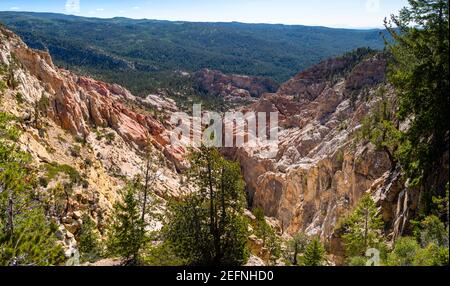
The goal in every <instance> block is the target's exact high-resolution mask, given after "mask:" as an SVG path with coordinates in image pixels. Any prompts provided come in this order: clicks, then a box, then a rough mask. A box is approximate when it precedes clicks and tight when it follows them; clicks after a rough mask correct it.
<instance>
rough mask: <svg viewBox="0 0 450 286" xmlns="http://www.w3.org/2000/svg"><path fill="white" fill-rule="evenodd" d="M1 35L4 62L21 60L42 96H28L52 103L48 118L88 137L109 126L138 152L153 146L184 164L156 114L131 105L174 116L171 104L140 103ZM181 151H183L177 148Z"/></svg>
mask: <svg viewBox="0 0 450 286" xmlns="http://www.w3.org/2000/svg"><path fill="white" fill-rule="evenodd" d="M8 33H9V34H8ZM2 34H4V35H9V38H8V40H7V41H4V44H3V45H5V47H4V49H3V50H4V51H3V55H2V57H3V58H4V59H5V60H4V62H5V63H8V58H10V59H14V61H17V63H18V64H19V65H21V66H22V67H23V69H24V70H25V71H26V73H28V74H29V75H30V76H31V77H34V78H35V79H36V80H37V82H38V83H36V86H38V87H40V88H41V89H42V90H40V92H37V91H30V90H28V92H26V93H27V94H26V95H25V96H28V94H31V93H33V94H35V95H36V97H37V98H34V100H35V101H39V100H40V99H41V98H42V97H46V98H48V106H47V108H46V113H47V115H48V116H49V117H50V118H52V119H53V120H54V121H55V122H56V123H57V124H58V125H60V126H61V127H62V128H63V129H65V130H68V131H69V132H70V133H72V134H73V135H76V136H80V137H83V138H86V137H88V136H89V134H90V133H92V130H93V129H95V128H98V127H108V128H111V129H113V130H114V131H115V132H117V133H118V134H119V135H120V136H121V137H122V138H124V139H125V141H126V142H128V143H129V144H131V145H133V146H135V147H136V148H139V149H141V150H143V149H145V148H146V147H147V145H148V144H149V142H151V143H153V145H155V147H157V148H158V149H160V150H161V151H162V152H163V153H165V154H168V156H167V157H168V158H169V159H171V160H176V159H181V156H179V155H178V154H172V152H173V150H174V148H171V146H170V132H169V131H167V129H166V128H165V127H164V125H163V123H162V122H159V121H158V119H157V118H155V117H154V116H153V114H150V113H148V114H146V113H140V112H136V111H134V110H133V109H132V108H130V107H129V106H130V105H131V104H130V105H129V104H128V103H130V102H131V103H136V102H137V103H142V102H144V103H147V104H155V106H156V107H157V108H158V107H159V108H160V107H170V108H171V109H169V110H167V112H172V111H174V110H173V102H163V100H161V99H159V100H157V98H156V97H155V96H149V98H147V99H145V100H142V99H137V98H136V97H134V96H133V95H132V94H131V93H130V92H129V91H127V90H126V89H125V88H123V87H121V86H119V85H116V84H107V83H104V82H100V81H97V80H94V79H91V78H87V77H83V76H78V75H76V74H74V73H72V72H70V71H67V70H63V69H59V68H57V67H55V66H54V65H53V62H52V60H51V57H50V56H49V54H48V53H46V52H42V51H36V50H32V49H30V48H28V47H27V46H26V45H25V44H24V43H23V42H22V41H21V40H20V39H19V38H18V37H17V36H15V35H14V34H11V33H10V32H7V30H6V29H3V28H2ZM23 76H26V75H23ZM24 88H25V89H29V88H30V87H24ZM30 100H32V99H31V98H30ZM177 151H178V152H179V151H180V150H179V148H178V149H177ZM173 163H174V164H175V165H176V166H177V168H179V169H183V168H185V167H186V163H185V162H182V161H177V162H173Z"/></svg>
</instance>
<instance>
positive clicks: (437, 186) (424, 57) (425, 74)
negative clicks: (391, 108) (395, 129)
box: [386, 0, 450, 214]
mask: <svg viewBox="0 0 450 286" xmlns="http://www.w3.org/2000/svg"><path fill="white" fill-rule="evenodd" d="M448 13H449V4H448V1H447V0H409V7H407V8H404V9H403V10H402V11H401V12H400V15H399V16H393V17H392V18H391V20H390V21H386V27H387V29H388V31H389V32H390V34H391V36H392V38H393V41H386V42H387V49H388V51H389V52H390V54H391V56H392V57H391V61H390V66H389V74H388V78H389V81H390V82H391V83H392V84H393V85H394V87H395V89H396V92H397V94H398V98H399V113H398V116H399V119H400V120H408V121H409V122H410V124H409V125H410V128H409V129H408V130H407V131H406V132H404V133H403V135H402V140H401V145H400V147H399V150H398V152H397V156H398V158H399V159H400V163H401V165H402V168H403V170H404V171H405V172H406V174H407V177H408V178H409V179H410V184H409V185H410V186H411V187H415V186H417V187H421V190H422V191H423V192H422V193H424V200H423V204H422V206H423V211H424V213H425V214H429V213H430V211H431V208H430V202H431V200H432V197H433V195H437V196H440V197H443V196H444V195H445V184H446V183H447V182H448V166H447V167H446V163H445V162H446V160H448V150H449V121H448V114H449V112H450V110H449V92H448V91H449V59H448V55H449V20H448V19H449V14H448ZM446 154H447V155H446ZM446 156H447V159H445V157H446ZM447 165H448V164H447Z"/></svg>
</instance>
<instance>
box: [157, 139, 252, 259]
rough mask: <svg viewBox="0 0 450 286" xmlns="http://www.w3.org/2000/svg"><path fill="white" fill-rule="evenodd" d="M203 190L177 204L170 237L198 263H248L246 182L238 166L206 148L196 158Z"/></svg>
mask: <svg viewBox="0 0 450 286" xmlns="http://www.w3.org/2000/svg"><path fill="white" fill-rule="evenodd" d="M189 179H190V182H191V183H193V184H195V185H196V186H197V187H198V192H196V193H194V194H191V195H188V196H186V197H185V198H183V200H181V201H180V202H172V203H171V204H170V207H169V215H168V220H167V223H166V224H165V228H164V236H165V238H166V240H167V242H169V243H171V244H172V245H173V247H174V249H175V251H176V253H177V254H178V255H179V256H180V257H181V258H183V259H185V260H186V261H187V262H188V264H192V265H216V266H217V265H229V266H233V265H243V264H245V262H246V261H247V259H248V250H247V239H248V234H247V232H248V230H247V229H248V226H247V220H246V218H245V217H244V216H243V213H244V207H245V202H246V200H245V192H244V183H243V179H242V177H241V174H240V167H239V165H238V164H235V163H232V162H229V161H227V160H225V159H223V158H222V157H221V155H220V154H219V152H218V151H217V150H216V149H213V148H206V147H202V148H201V150H200V152H198V153H195V154H194V155H193V157H192V159H191V170H190V173H189Z"/></svg>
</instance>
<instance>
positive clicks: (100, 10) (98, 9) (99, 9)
mask: <svg viewBox="0 0 450 286" xmlns="http://www.w3.org/2000/svg"><path fill="white" fill-rule="evenodd" d="M95 11H98V12H103V11H105V9H103V8H97V9H95Z"/></svg>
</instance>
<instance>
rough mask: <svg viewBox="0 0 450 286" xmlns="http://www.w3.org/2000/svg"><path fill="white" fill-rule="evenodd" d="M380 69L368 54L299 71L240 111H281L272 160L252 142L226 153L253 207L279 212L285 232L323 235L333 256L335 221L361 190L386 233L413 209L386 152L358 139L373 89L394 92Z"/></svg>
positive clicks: (380, 60) (338, 251) (378, 58)
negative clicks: (235, 164)
mask: <svg viewBox="0 0 450 286" xmlns="http://www.w3.org/2000/svg"><path fill="white" fill-rule="evenodd" d="M385 69H386V61H385V59H384V57H383V55H381V54H367V56H365V57H363V59H362V60H360V61H357V62H355V61H354V60H353V59H346V58H339V59H334V60H333V59H332V60H328V61H325V62H323V63H320V64H319V65H317V66H314V67H312V68H310V69H308V70H306V71H304V72H301V73H300V74H298V75H297V76H296V77H295V78H293V79H292V80H290V81H288V82H287V83H285V84H283V85H281V87H280V89H279V91H278V92H277V93H275V94H265V95H264V96H263V97H262V98H261V99H260V100H259V101H258V102H256V103H254V104H253V105H252V106H250V107H247V108H245V109H244V111H258V112H276V111H277V112H279V126H280V134H279V137H280V140H279V146H278V153H277V155H276V156H275V158H266V157H261V156H258V154H259V152H258V151H259V150H258V149H257V148H256V149H255V148H240V149H235V150H233V151H232V152H230V150H228V151H226V152H225V153H226V155H227V156H229V157H231V158H234V159H236V160H238V161H239V162H240V163H241V166H242V170H243V174H244V178H245V181H246V183H247V191H248V194H249V197H250V203H251V205H252V206H254V207H262V208H263V209H264V211H265V214H266V215H267V216H269V217H274V218H277V219H278V220H279V221H280V224H281V225H282V228H283V231H284V232H287V233H289V234H295V233H297V232H299V231H303V232H306V233H307V234H308V235H311V236H319V237H321V239H322V240H323V241H324V242H326V245H327V247H328V249H329V251H330V252H331V253H333V254H335V255H336V256H337V258H336V261H337V262H339V259H338V257H339V256H342V245H340V242H339V240H336V233H335V227H336V225H337V224H338V221H339V220H340V219H341V218H342V217H343V216H345V215H346V214H348V213H349V212H350V211H352V210H353V209H354V207H355V206H356V204H357V203H358V201H359V199H360V198H361V196H362V195H363V194H364V193H366V192H370V193H371V194H373V196H374V198H376V201H377V203H378V205H379V206H380V211H381V212H382V214H383V217H384V219H385V220H386V222H387V223H388V224H390V226H392V227H391V228H390V229H389V231H392V232H395V231H401V226H400V225H403V224H404V220H403V221H400V219H399V217H403V215H404V213H402V212H403V211H406V212H408V210H406V209H405V208H409V207H410V206H411V207H414V203H413V201H414V199H411V198H405V195H406V194H405V193H404V192H403V189H402V186H403V184H402V182H399V180H398V178H397V177H395V176H394V175H393V174H392V173H391V169H392V166H391V162H390V160H389V157H388V156H387V154H386V153H384V152H382V151H379V150H377V149H376V148H375V147H374V146H373V145H371V144H370V143H368V142H366V141H363V140H358V138H357V134H358V130H359V129H360V128H361V124H362V121H363V119H364V118H365V117H366V116H367V115H368V114H369V113H370V112H371V109H372V108H373V106H374V105H375V104H376V103H377V102H378V101H379V100H380V97H379V96H377V90H378V88H379V87H380V86H383V87H385V89H386V90H387V94H386V97H387V98H393V96H394V95H393V91H392V88H390V87H389V86H387V85H386V84H385V82H384V79H385ZM405 200H406V201H405ZM403 206H405V207H403ZM398 208H400V210H397V209H398ZM396 224H398V226H396ZM399 228H400V230H399Z"/></svg>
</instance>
